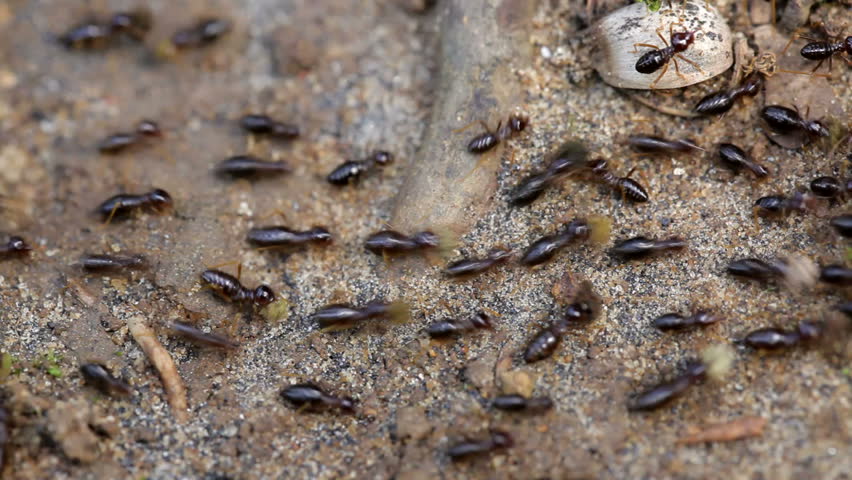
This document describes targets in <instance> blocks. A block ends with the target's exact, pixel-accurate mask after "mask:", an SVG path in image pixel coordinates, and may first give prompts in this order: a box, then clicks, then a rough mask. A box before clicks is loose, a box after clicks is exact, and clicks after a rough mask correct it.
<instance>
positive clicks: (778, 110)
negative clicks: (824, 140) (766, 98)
mask: <svg viewBox="0 0 852 480" xmlns="http://www.w3.org/2000/svg"><path fill="white" fill-rule="evenodd" d="M760 116H761V117H763V120H764V121H765V122H766V124H767V125H768V126H769V129H770V130H772V131H773V132H775V133H778V134H781V135H788V134H797V133H801V134H806V135H807V136H808V137H810V138H816V137H827V136H829V132H828V129H827V128H826V127H825V125H823V124H822V123H820V122H819V121H817V120H806V119H804V118H802V116H801V115H799V112H798V110H793V109H790V108H787V107H782V106H780V105H769V106H767V107H763V110H761V112H760Z"/></svg>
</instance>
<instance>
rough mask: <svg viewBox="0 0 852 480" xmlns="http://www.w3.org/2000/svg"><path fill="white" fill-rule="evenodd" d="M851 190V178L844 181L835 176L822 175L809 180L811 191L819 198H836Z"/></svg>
mask: <svg viewBox="0 0 852 480" xmlns="http://www.w3.org/2000/svg"><path fill="white" fill-rule="evenodd" d="M850 191H852V179H847V180H846V181H845V182H843V181H841V180H840V179H838V178H837V177H831V176H827V175H826V176H822V177H817V178H815V179H813V180H811V193H813V194H814V195H816V196H817V197H820V198H838V197H842V196H845V195H846V194H847V193H849V192H850Z"/></svg>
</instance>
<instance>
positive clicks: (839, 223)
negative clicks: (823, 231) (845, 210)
mask: <svg viewBox="0 0 852 480" xmlns="http://www.w3.org/2000/svg"><path fill="white" fill-rule="evenodd" d="M829 223H830V224H831V226H832V227H834V229H835V230H836V231H837V233H839V234H840V235H842V236H843V237H846V238H852V215H849V214H846V215H838V216H836V217H834V218H832V219H831V221H830V222H829Z"/></svg>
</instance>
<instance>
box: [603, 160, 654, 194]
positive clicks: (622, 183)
mask: <svg viewBox="0 0 852 480" xmlns="http://www.w3.org/2000/svg"><path fill="white" fill-rule="evenodd" d="M588 168H590V169H592V173H594V174H595V176H596V177H597V178H598V179H600V181H601V182H603V183H605V184H607V185H609V186H610V187H612V188H613V189H614V190H616V191H618V192H621V195H622V198H624V197H627V198H628V199H630V200H632V201H634V202H637V203H644V202H647V201H648V198H649V197H648V191H647V190H645V187H643V186H642V185H641V184H640V183H639V182H637V181H636V180H633V179H632V178H630V175H631V174H632V173H633V170H630V171H629V172H628V173H627V175H625V176H623V177H619V176H617V175H615V174H614V173H612V172H611V171H610V170H609V169H608V168H607V162H606V160H603V159H598V160H592V161H591V162H589V164H588Z"/></svg>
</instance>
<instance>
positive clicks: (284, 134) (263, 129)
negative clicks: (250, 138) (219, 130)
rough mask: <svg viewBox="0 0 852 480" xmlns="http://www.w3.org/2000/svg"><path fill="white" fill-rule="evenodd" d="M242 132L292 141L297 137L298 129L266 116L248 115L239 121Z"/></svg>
mask: <svg viewBox="0 0 852 480" xmlns="http://www.w3.org/2000/svg"><path fill="white" fill-rule="evenodd" d="M240 126H241V127H242V128H243V130H245V131H247V132H251V133H255V134H260V135H269V136H270V137H275V138H278V139H281V140H293V139H294V138H297V137H298V136H299V127H298V126H296V125H293V124H289V123H284V122H279V121H278V120H274V119H272V118H271V117H269V116H267V115H257V114H249V115H244V116H243V118H241V119H240Z"/></svg>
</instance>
